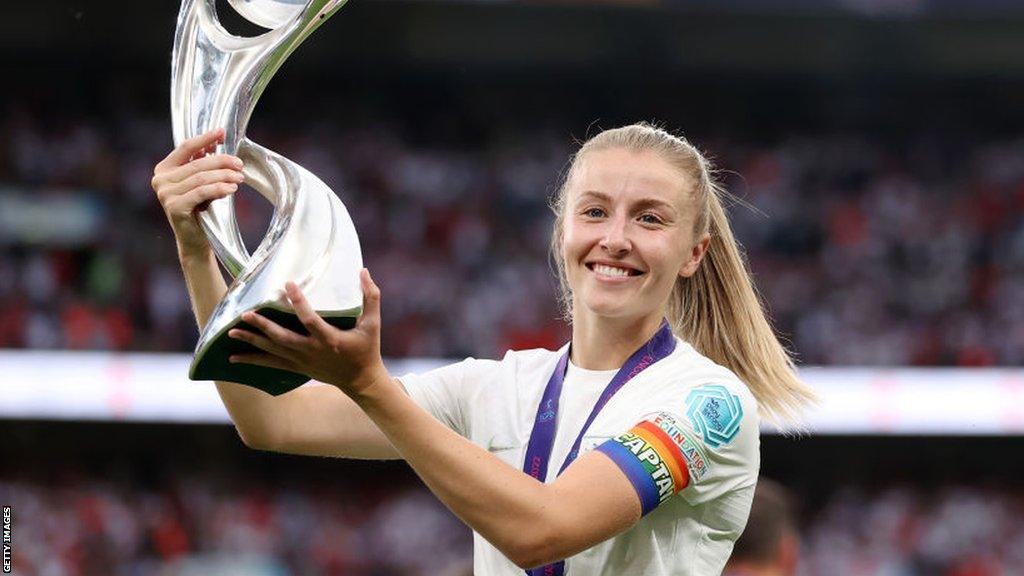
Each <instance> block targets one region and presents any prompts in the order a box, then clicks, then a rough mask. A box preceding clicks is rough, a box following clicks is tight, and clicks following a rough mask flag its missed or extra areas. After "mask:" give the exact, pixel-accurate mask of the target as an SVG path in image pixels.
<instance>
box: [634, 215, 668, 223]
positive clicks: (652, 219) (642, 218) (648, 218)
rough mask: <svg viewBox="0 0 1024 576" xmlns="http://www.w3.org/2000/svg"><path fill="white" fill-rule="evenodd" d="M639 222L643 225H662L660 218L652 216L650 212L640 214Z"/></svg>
mask: <svg viewBox="0 0 1024 576" xmlns="http://www.w3.org/2000/svg"><path fill="white" fill-rule="evenodd" d="M640 221H642V222H644V223H645V224H664V221H663V220H662V219H661V217H660V216H658V215H657V214H652V213H650V212H647V213H645V214H641V215H640Z"/></svg>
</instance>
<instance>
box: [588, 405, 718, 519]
mask: <svg viewBox="0 0 1024 576" xmlns="http://www.w3.org/2000/svg"><path fill="white" fill-rule="evenodd" d="M596 450H600V451H601V452H603V453H604V454H605V455H607V456H608V457H609V458H611V459H612V461H613V462H615V464H616V465H618V467H619V468H620V469H622V471H623V472H624V473H625V474H626V477H627V478H629V481H630V482H631V483H632V484H633V488H634V489H635V490H636V493H637V495H638V496H639V497H640V505H641V509H642V514H644V515H646V514H647V513H648V512H650V511H651V510H654V509H655V508H657V507H658V506H659V505H660V504H661V503H662V502H664V501H665V500H668V499H669V498H670V497H671V496H674V495H675V494H678V493H679V492H680V491H682V490H683V489H684V488H686V487H687V486H689V485H690V484H691V483H694V482H700V480H701V479H703V478H704V476H705V475H706V474H707V471H708V459H707V457H706V455H705V454H704V450H703V448H702V447H701V445H700V443H699V442H698V441H697V440H696V439H695V437H694V436H693V435H692V434H691V433H690V432H689V431H688V430H686V429H685V428H684V427H683V426H682V425H680V424H679V423H678V421H677V420H676V419H675V418H674V417H673V416H672V415H671V414H669V413H666V412H662V413H659V414H654V415H651V416H649V417H647V418H646V419H645V420H643V421H642V422H640V423H639V424H637V425H636V426H634V427H633V428H632V429H630V431H629V432H626V433H625V434H620V435H618V436H615V437H614V438H611V439H609V440H608V441H606V442H605V443H603V444H601V445H600V446H598V447H597V448H596Z"/></svg>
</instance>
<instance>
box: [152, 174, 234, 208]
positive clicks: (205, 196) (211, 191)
mask: <svg viewBox="0 0 1024 576" xmlns="http://www.w3.org/2000/svg"><path fill="white" fill-rule="evenodd" d="M237 191H238V184H229V183H227V182H218V183H217V184H207V185H205V186H200V187H199V188H195V189H193V190H192V191H191V192H189V193H188V194H185V195H184V196H179V197H177V198H173V199H170V200H168V202H167V208H166V209H167V212H169V213H173V214H191V213H192V211H193V210H195V208H196V207H197V206H199V205H200V204H202V203H204V202H209V201H211V200H217V199H220V198H225V197H227V196H230V195H232V194H234V193H235V192H237Z"/></svg>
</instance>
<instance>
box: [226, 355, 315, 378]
mask: <svg viewBox="0 0 1024 576" xmlns="http://www.w3.org/2000/svg"><path fill="white" fill-rule="evenodd" d="M228 362H230V363H231V364H252V365H253V366H263V367H266V368H277V369H279V370H288V371H289V372H298V373H299V374H302V371H301V370H300V369H299V367H298V366H296V365H295V364H293V363H292V362H289V361H288V360H285V359H284V358H281V357H279V356H274V355H273V354H257V353H247V354H232V355H231V356H228Z"/></svg>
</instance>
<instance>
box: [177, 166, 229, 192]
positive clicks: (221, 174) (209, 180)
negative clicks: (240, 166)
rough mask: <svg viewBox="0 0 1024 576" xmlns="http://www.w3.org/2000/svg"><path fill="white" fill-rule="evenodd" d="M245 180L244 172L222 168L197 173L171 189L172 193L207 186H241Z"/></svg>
mask: <svg viewBox="0 0 1024 576" xmlns="http://www.w3.org/2000/svg"><path fill="white" fill-rule="evenodd" d="M243 180H245V177H244V176H242V172H241V171H239V170H231V169H228V168H222V169H220V170H203V171H202V172H197V173H195V174H193V175H191V176H189V177H188V178H186V179H185V180H184V181H182V182H179V183H178V184H177V185H175V187H174V188H172V189H171V190H172V192H170V193H173V191H177V190H179V189H180V190H182V191H188V190H192V189H193V188H198V187H200V186H204V185H206V184H218V183H226V184H241V183H242V181H243Z"/></svg>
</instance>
